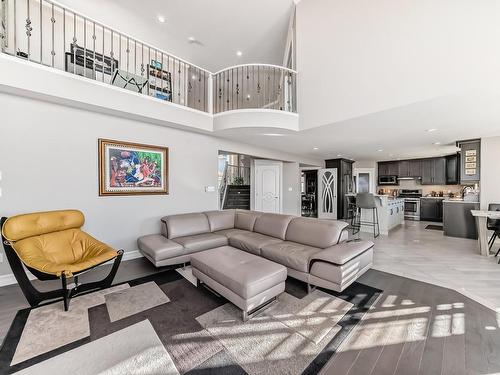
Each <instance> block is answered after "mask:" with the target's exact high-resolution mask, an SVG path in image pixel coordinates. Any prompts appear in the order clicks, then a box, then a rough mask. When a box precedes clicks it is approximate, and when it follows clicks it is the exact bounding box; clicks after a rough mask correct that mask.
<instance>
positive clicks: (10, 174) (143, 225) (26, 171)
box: [0, 93, 300, 274]
mask: <svg viewBox="0 0 500 375" xmlns="http://www.w3.org/2000/svg"><path fill="white" fill-rule="evenodd" d="M0 103H1V108H2V118H1V123H0V140H1V141H2V144H1V147H0V171H1V172H2V180H1V181H0V187H1V188H2V196H1V197H0V215H1V216H10V215H14V214H19V213H23V212H33V211H42V210H54V209H65V208H77V209H80V210H82V211H83V212H84V213H85V215H86V224H85V230H86V231H88V232H89V233H91V234H92V235H94V236H95V237H96V238H98V239H100V240H102V241H104V242H106V243H109V244H110V245H111V246H113V247H115V248H124V249H125V250H128V251H130V250H136V249H137V246H136V239H137V237H138V236H141V235H144V234H148V233H155V232H159V218H160V217H161V216H164V215H168V214H175V213H182V212H192V211H202V210H211V209H214V210H215V209H217V208H218V197H217V193H206V192H205V191H204V188H205V186H208V185H212V186H216V185H217V166H218V151H219V150H225V151H229V152H236V153H242V154H247V155H255V156H259V157H263V158H268V159H277V160H287V161H294V162H299V161H300V160H298V159H297V157H295V156H293V155H290V154H284V153H279V152H274V151H271V150H266V149H260V148H258V147H254V146H249V145H245V144H240V143H235V142H231V141H228V140H224V139H219V138H215V137H212V136H208V135H202V134H195V133H189V132H185V131H182V130H177V129H172V128H167V127H163V126H157V125H152V124H148V123H143V122H139V121H135V120H128V119H124V118H121V117H114V116H109V115H106V114H102V113H96V112H90V111H86V110H81V109H75V108H71V107H66V106H62V105H57V104H52V103H48V102H43V101H39V100H34V99H28V98H24V97H20V96H14V95H9V94H1V93H0ZM98 138H110V139H116V140H123V141H132V142H138V143H146V144H152V145H164V146H168V147H169V151H170V163H169V165H170V172H169V177H170V194H169V195H166V196H165V195H163V196H124V197H99V196H98V165H97V139H98ZM294 164H296V163H294ZM294 182H295V185H293V183H294ZM287 186H292V187H293V189H294V191H299V189H300V184H299V180H298V178H297V180H296V181H293V180H292V179H290V181H289V182H288V185H287ZM287 202H289V201H288V200H287ZM287 202H285V207H286V208H285V210H286V211H287V212H292V211H294V210H295V209H296V207H295V205H293V207H287V205H288V203H287ZM292 203H294V202H291V201H290V204H292ZM4 259H5V258H4ZM9 272H10V271H9V268H8V265H7V263H6V262H4V263H0V274H5V273H9Z"/></svg>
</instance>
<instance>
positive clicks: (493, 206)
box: [486, 203, 500, 257]
mask: <svg viewBox="0 0 500 375" xmlns="http://www.w3.org/2000/svg"><path fill="white" fill-rule="evenodd" d="M488 211H500V203H490V204H489V205H488ZM486 225H487V228H488V230H492V231H493V235H492V236H491V238H490V240H489V242H488V245H489V249H490V250H491V248H492V247H493V244H494V243H495V240H496V239H497V237H498V236H499V235H500V220H499V219H488V221H487V222H486ZM499 253H500V249H498V251H497V253H496V254H495V257H497V256H498V254H499Z"/></svg>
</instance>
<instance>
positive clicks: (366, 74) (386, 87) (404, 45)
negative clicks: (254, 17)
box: [297, 0, 500, 128]
mask: <svg viewBox="0 0 500 375" xmlns="http://www.w3.org/2000/svg"><path fill="white" fill-rule="evenodd" d="M499 18H500V2H499V1H491V0H475V1H471V0H440V1H435V0H378V1H373V0H304V1H300V2H299V3H298V4H297V70H298V71H299V75H298V87H299V97H298V103H299V113H300V127H301V128H310V127H314V126H319V125H325V124H330V123H333V122H336V121H340V120H343V119H348V118H354V117H358V116H363V115H366V114H369V113H374V112H378V111H382V110H386V109H389V108H394V107H398V106H405V105H408V104H414V103H417V102H420V101H424V100H428V99H431V98H436V97H440V96H443V95H449V94H455V93H461V92H469V91H470V92H471V93H472V92H476V91H477V90H483V89H487V90H492V91H495V90H496V88H497V87H498V85H499V81H500V76H499V74H498V66H499V65H500V49H494V48H492V46H494V45H496V44H498V38H499V35H500V22H498V19H499Z"/></svg>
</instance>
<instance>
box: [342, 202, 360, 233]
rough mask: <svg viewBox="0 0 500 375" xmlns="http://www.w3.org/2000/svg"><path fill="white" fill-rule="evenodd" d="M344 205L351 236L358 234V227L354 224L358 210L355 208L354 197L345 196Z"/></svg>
mask: <svg viewBox="0 0 500 375" xmlns="http://www.w3.org/2000/svg"><path fill="white" fill-rule="evenodd" d="M345 199H346V205H347V220H349V226H350V227H351V228H352V234H356V233H358V232H359V226H358V225H357V224H356V213H357V211H358V208H357V206H356V196H355V195H346V197H345Z"/></svg>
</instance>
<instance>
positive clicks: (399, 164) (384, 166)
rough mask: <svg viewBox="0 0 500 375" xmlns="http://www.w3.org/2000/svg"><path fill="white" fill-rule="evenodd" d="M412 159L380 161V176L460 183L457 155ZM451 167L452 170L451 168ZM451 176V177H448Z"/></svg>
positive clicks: (440, 183) (431, 182) (442, 183)
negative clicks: (457, 174)
mask: <svg viewBox="0 0 500 375" xmlns="http://www.w3.org/2000/svg"><path fill="white" fill-rule="evenodd" d="M450 157H454V159H453V160H448V157H438V158H427V159H412V160H401V161H382V162H379V163H378V175H379V176H397V177H398V178H412V177H413V178H421V179H422V180H421V183H422V185H452V184H457V183H458V181H459V180H458V177H457V176H456V173H457V172H456V171H457V165H458V161H457V157H456V155H451V156H450ZM449 168H451V170H449ZM448 177H449V178H448Z"/></svg>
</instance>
